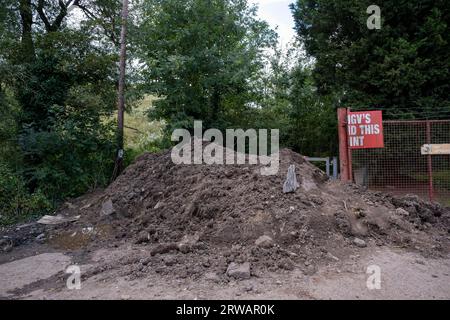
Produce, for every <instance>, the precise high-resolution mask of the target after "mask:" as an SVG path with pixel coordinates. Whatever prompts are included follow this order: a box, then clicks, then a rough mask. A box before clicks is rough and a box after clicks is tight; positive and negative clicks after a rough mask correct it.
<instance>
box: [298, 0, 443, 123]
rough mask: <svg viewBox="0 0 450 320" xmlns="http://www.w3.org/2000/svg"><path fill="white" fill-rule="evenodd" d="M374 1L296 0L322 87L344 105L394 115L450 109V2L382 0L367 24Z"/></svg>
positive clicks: (428, 114)
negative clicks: (377, 19)
mask: <svg viewBox="0 0 450 320" xmlns="http://www.w3.org/2000/svg"><path fill="white" fill-rule="evenodd" d="M371 4H373V2H372V1H369V0H363V1H360V0H358V1H357V0H336V1H334V0H333V1H331V0H298V1H296V3H295V5H293V6H292V9H293V14H294V18H295V21H296V29H297V32H298V35H299V37H300V39H301V40H302V41H304V44H305V48H306V51H307V52H308V54H310V55H312V56H314V57H315V59H316V63H315V68H314V78H315V80H316V81H317V85H318V88H319V92H320V93H325V94H328V93H333V92H334V93H337V94H339V95H341V96H342V100H341V106H345V107H351V108H354V109H360V108H377V109H380V108H381V109H387V111H388V112H387V113H386V115H387V116H388V117H389V116H390V117H402V118H408V117H409V118H411V117H427V118H439V117H445V118H447V117H448V116H449V115H450V100H449V95H448V92H449V89H450V87H449V86H450V81H449V79H450V74H449V72H450V71H449V68H448V66H449V65H450V55H449V52H450V42H449V41H450V27H449V23H448V22H449V21H450V6H449V5H448V1H446V0H438V1H431V0H427V1H423V0H412V1H397V0H383V1H379V2H377V3H376V4H377V5H378V6H379V7H380V8H381V17H382V25H381V29H380V30H369V29H368V28H367V26H366V21H367V18H368V17H369V15H368V14H367V13H366V9H367V7H368V6H369V5H371Z"/></svg>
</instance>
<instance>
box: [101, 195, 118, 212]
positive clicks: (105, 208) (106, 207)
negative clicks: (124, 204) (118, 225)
mask: <svg viewBox="0 0 450 320" xmlns="http://www.w3.org/2000/svg"><path fill="white" fill-rule="evenodd" d="M115 212H116V209H114V205H113V203H112V200H111V199H109V200H107V201H105V202H103V204H102V211H101V214H102V216H109V215H111V214H113V213H115Z"/></svg>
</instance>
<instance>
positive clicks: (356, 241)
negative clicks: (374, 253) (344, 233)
mask: <svg viewBox="0 0 450 320" xmlns="http://www.w3.org/2000/svg"><path fill="white" fill-rule="evenodd" d="M353 243H354V244H355V245H356V246H357V247H360V248H364V247H367V244H366V242H365V241H364V240H362V239H359V238H355V239H353Z"/></svg>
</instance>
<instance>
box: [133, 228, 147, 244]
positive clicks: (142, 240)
mask: <svg viewBox="0 0 450 320" xmlns="http://www.w3.org/2000/svg"><path fill="white" fill-rule="evenodd" d="M147 242H150V234H149V233H148V232H147V231H142V232H140V233H139V235H138V237H137V239H136V241H135V243H136V244H140V243H147Z"/></svg>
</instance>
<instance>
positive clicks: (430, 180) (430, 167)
mask: <svg viewBox="0 0 450 320" xmlns="http://www.w3.org/2000/svg"><path fill="white" fill-rule="evenodd" d="M426 124H427V144H431V122H430V121H429V120H427V122H426ZM427 157H428V196H429V197H430V201H433V198H434V194H433V161H432V158H431V155H430V154H429V155H428V156H427Z"/></svg>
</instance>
